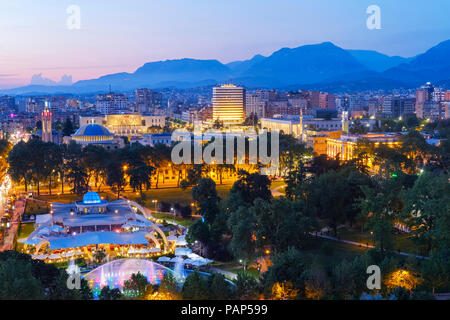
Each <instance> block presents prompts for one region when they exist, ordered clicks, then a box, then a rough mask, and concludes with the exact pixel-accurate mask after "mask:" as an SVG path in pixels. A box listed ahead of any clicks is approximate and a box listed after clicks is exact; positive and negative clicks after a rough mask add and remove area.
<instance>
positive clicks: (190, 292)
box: [181, 271, 209, 300]
mask: <svg viewBox="0 0 450 320" xmlns="http://www.w3.org/2000/svg"><path fill="white" fill-rule="evenodd" d="M208 290H209V288H208V286H207V282H206V280H205V279H204V278H203V277H202V276H201V275H200V274H199V273H198V272H197V271H194V272H193V273H191V274H190V275H189V276H188V277H187V278H186V280H185V281H184V285H183V289H182V290H181V296H182V297H183V299H184V300H206V299H208Z"/></svg>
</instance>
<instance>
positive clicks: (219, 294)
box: [207, 273, 233, 300]
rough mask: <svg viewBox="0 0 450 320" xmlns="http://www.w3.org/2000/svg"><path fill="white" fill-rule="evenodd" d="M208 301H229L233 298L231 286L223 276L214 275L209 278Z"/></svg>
mask: <svg viewBox="0 0 450 320" xmlns="http://www.w3.org/2000/svg"><path fill="white" fill-rule="evenodd" d="M207 287H208V288H209V290H208V299H209V300H228V299H231V297H232V294H233V293H232V291H231V287H230V284H229V283H228V282H227V281H226V280H225V277H224V275H223V274H220V273H212V274H211V275H210V276H209V277H208V278H207Z"/></svg>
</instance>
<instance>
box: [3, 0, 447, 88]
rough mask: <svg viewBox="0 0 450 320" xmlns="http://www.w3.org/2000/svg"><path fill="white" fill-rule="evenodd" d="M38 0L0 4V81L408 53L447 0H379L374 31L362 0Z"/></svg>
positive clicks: (441, 33) (443, 24) (443, 29)
mask: <svg viewBox="0 0 450 320" xmlns="http://www.w3.org/2000/svg"><path fill="white" fill-rule="evenodd" d="M46 2H48V4H50V2H51V1H44V2H40V3H39V4H36V3H32V2H31V1H21V3H20V4H19V3H13V2H6V3H2V4H1V5H0V8H1V10H0V12H2V13H0V17H1V21H2V23H1V24H0V26H1V28H0V30H2V39H3V43H2V45H1V49H2V50H1V51H0V52H1V53H0V58H1V60H0V61H1V62H0V70H1V76H0V88H13V87H18V86H22V85H27V84H29V83H30V79H31V78H32V77H33V76H34V75H39V74H42V75H41V77H42V78H46V79H51V80H53V81H59V79H61V77H62V76H64V75H71V76H72V77H73V81H74V82H76V81H78V80H82V79H91V78H96V77H98V76H101V75H104V74H110V73H115V72H133V71H134V70H136V69H137V68H138V67H140V66H141V65H143V64H144V63H146V62H150V61H159V60H166V59H178V58H195V59H218V60H219V61H221V62H223V63H227V62H231V61H236V60H246V59H250V58H251V57H252V56H253V55H255V54H262V55H265V56H267V55H270V54H271V53H272V52H274V51H276V50H279V49H280V48H283V47H297V46H301V45H306V44H313V43H319V42H323V41H331V42H333V43H335V44H336V45H338V46H340V47H343V48H346V49H364V50H376V51H378V52H381V53H384V54H388V55H400V56H404V57H411V56H415V55H417V54H420V53H423V52H424V51H426V50H427V49H428V48H430V47H432V46H434V45H436V44H437V43H439V42H440V41H443V40H446V39H448V34H450V33H449V32H448V31H449V29H450V25H449V22H448V20H446V19H445V12H448V10H446V8H449V6H450V4H449V3H446V2H445V1H433V3H420V2H419V1H413V2H414V3H413V4H412V3H411V2H408V5H406V3H405V5H401V4H399V3H398V2H396V3H395V4H392V3H389V2H388V1H378V2H377V3H376V4H377V5H378V6H379V7H380V8H381V27H382V28H381V29H380V30H369V29H367V27H366V20H367V17H368V16H369V15H368V14H367V13H366V9H367V7H368V6H369V5H371V4H372V3H371V2H370V1H357V2H356V1H348V2H347V3H344V4H341V3H340V4H333V3H331V4H330V3H326V1H316V2H315V3H314V4H311V3H308V4H305V3H297V2H294V1H289V0H285V1H281V2H278V3H277V5H276V6H274V5H273V3H270V2H269V1H258V2H255V1H248V2H246V3H244V4H242V5H241V4H238V3H237V2H236V1H229V2H227V3H226V4H224V3H214V2H213V3H211V2H206V1H196V3H193V4H186V3H182V2H176V3H163V2H161V1H152V2H151V3H147V2H143V1H135V2H133V3H131V4H129V3H127V14H126V15H124V14H123V13H122V10H123V5H124V3H123V2H122V1H118V2H117V3H114V4H110V3H108V5H107V6H106V5H105V4H104V3H101V2H97V3H95V4H94V3H89V2H87V1H77V3H71V2H69V1H60V2H59V1H58V3H57V4H55V3H52V5H48V4H47V3H46ZM24 4H25V5H24ZM70 5H78V6H79V8H80V18H81V20H80V21H81V25H80V29H79V30H78V29H76V30H69V29H68V27H67V19H68V17H69V16H70V14H68V13H67V8H68V7H69V6H70ZM238 6H239V7H238ZM438 8H439V10H437V9H438ZM237 9H239V10H237ZM449 9H450V8H449ZM155 12H159V13H158V14H156V15H155V14H154V13H155ZM179 12H183V15H179V14H178V13H179ZM174 18H176V19H174ZM269 21H270V22H269ZM342 21H345V24H343V23H342ZM413 40H414V41H413ZM56 43H58V44H59V45H57V46H55V45H54V44H56ZM62 44H64V45H62ZM87 52H89V54H86V53H87ZM98 61H102V63H98ZM65 80H66V81H67V79H65Z"/></svg>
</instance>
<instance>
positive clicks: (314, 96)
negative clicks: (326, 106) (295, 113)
mask: <svg viewBox="0 0 450 320" xmlns="http://www.w3.org/2000/svg"><path fill="white" fill-rule="evenodd" d="M309 98H310V107H311V108H313V109H316V108H320V92H319V91H311V92H310V94H309Z"/></svg>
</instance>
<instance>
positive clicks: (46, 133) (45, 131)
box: [41, 108, 53, 142]
mask: <svg viewBox="0 0 450 320" xmlns="http://www.w3.org/2000/svg"><path fill="white" fill-rule="evenodd" d="M41 119H42V141H44V142H53V137H52V113H51V112H50V110H49V109H47V108H46V109H44V111H43V112H42V113H41Z"/></svg>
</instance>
